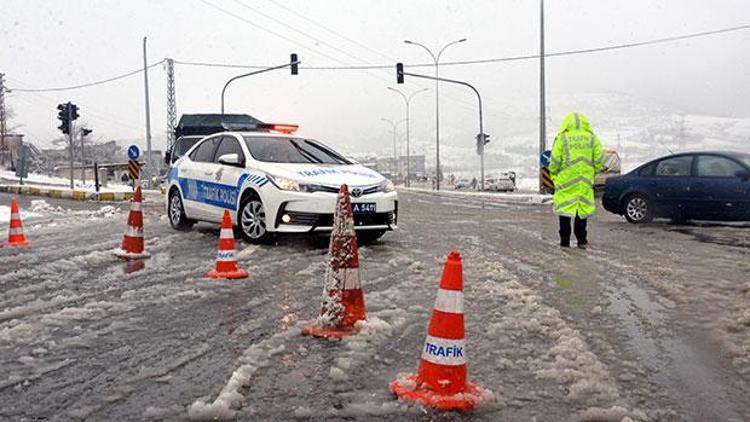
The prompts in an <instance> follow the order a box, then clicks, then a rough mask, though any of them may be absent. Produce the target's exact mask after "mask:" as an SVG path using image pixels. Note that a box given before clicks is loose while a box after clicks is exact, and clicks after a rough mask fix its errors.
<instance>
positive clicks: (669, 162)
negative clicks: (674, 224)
mask: <svg viewBox="0 0 750 422" xmlns="http://www.w3.org/2000/svg"><path fill="white" fill-rule="evenodd" d="M602 205H603V206H604V209H606V210H607V211H609V212H612V213H615V214H618V215H623V216H625V218H626V219H627V220H628V221H629V222H631V223H647V222H649V221H651V220H653V219H654V218H658V217H662V218H670V219H672V220H675V221H684V220H721V221H748V220H750V154H747V153H738V152H718V151H707V152H691V153H684V154H674V155H670V156H667V157H662V158H659V159H657V160H654V161H651V162H648V163H646V164H643V165H641V166H640V167H638V168H636V169H635V170H633V171H631V172H630V173H627V174H625V175H623V176H618V177H610V178H608V179H607V182H606V184H605V186H604V194H603V195H602Z"/></svg>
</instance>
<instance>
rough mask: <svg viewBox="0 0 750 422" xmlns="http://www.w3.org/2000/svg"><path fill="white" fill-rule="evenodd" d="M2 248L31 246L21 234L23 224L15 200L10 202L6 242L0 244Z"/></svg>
mask: <svg viewBox="0 0 750 422" xmlns="http://www.w3.org/2000/svg"><path fill="white" fill-rule="evenodd" d="M2 246H31V242H29V241H28V240H26V236H25V235H24V234H23V223H21V215H20V214H19V212H18V203H16V198H12V199H11V200H10V228H9V229H8V240H7V241H6V242H5V243H3V244H1V245H0V247H2Z"/></svg>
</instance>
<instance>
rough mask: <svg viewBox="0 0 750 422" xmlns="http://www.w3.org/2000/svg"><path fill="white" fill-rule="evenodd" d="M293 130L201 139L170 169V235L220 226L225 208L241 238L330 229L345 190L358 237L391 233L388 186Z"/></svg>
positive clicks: (263, 128)
mask: <svg viewBox="0 0 750 422" xmlns="http://www.w3.org/2000/svg"><path fill="white" fill-rule="evenodd" d="M296 129H297V126H295V125H273V124H258V125H255V126H254V127H252V128H247V129H241V130H231V131H225V132H221V133H215V134H213V135H209V136H206V137H205V138H203V139H202V140H201V141H199V142H198V143H196V144H195V145H194V146H193V147H192V148H191V149H190V150H189V151H188V152H187V153H186V154H185V155H184V156H183V157H182V158H180V159H179V160H178V161H177V162H175V163H174V165H173V166H172V167H171V168H170V170H169V173H168V176H167V180H168V183H169V186H168V189H167V215H168V216H169V222H170V224H171V226H172V227H173V228H175V229H186V228H189V227H190V226H192V224H193V223H195V222H196V221H198V220H200V221H208V222H216V223H220V222H221V218H222V215H223V213H224V210H225V209H228V210H229V211H230V212H231V215H232V222H233V224H234V225H235V226H236V227H238V228H239V229H240V230H239V231H240V233H241V234H242V237H243V238H245V240H247V241H249V242H252V243H263V242H266V241H268V240H269V238H270V237H271V236H272V234H273V233H304V232H325V231H330V230H331V226H332V225H333V210H334V207H335V204H336V197H337V193H338V190H339V188H340V186H341V185H342V184H344V183H345V184H347V185H348V186H349V190H350V192H351V196H352V209H353V212H354V223H355V229H356V231H357V235H358V237H360V238H364V239H363V240H365V241H367V240H374V239H377V238H379V237H380V236H382V235H383V233H385V232H386V231H388V230H393V229H394V228H396V223H397V213H398V199H397V194H396V191H395V187H394V186H393V183H392V182H391V181H390V180H388V179H386V178H385V177H383V176H382V175H380V174H379V173H377V172H375V171H373V170H371V169H369V168H367V167H364V166H362V165H359V164H357V163H356V162H353V161H351V160H349V159H347V158H345V157H344V156H342V155H341V154H339V153H337V152H336V151H334V150H333V149H331V148H330V147H328V146H326V145H324V144H322V143H320V142H318V141H315V140H312V139H309V138H304V137H299V136H296V135H293V132H294V131H295V130H296Z"/></svg>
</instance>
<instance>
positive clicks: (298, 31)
mask: <svg viewBox="0 0 750 422" xmlns="http://www.w3.org/2000/svg"><path fill="white" fill-rule="evenodd" d="M233 1H234V2H235V3H237V4H238V5H240V6H241V7H243V8H245V9H247V10H250V11H252V12H254V13H256V14H258V15H260V16H263V17H264V18H266V19H269V20H271V21H273V22H275V23H277V24H279V25H281V26H283V27H285V28H287V29H290V30H292V31H294V32H296V33H298V34H301V35H303V36H305V37H307V38H309V39H311V40H313V41H315V42H316V43H318V44H322V45H325V46H328V47H329V48H331V49H333V50H335V51H338V52H339V53H341V54H343V55H345V56H347V57H350V58H352V59H354V60H357V61H361V62H364V63H369V62H368V61H367V60H365V59H362V58H361V57H357V56H355V55H353V54H351V53H349V52H348V51H346V50H343V49H341V48H340V47H337V46H335V45H333V44H331V43H329V42H326V41H324V40H321V39H320V38H316V37H314V36H312V35H310V34H308V33H307V32H305V31H302V30H301V29H298V28H295V27H294V26H293V25H290V24H288V23H286V22H284V21H282V20H281V19H278V18H276V17H274V16H271V15H269V14H267V13H264V12H262V11H260V10H258V9H256V8H254V7H252V6H248V5H247V4H245V3H243V2H241V1H240V0H233Z"/></svg>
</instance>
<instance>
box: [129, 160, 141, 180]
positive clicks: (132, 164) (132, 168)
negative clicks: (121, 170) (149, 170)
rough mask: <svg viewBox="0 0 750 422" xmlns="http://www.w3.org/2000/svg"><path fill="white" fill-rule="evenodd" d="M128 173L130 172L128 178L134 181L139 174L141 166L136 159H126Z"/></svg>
mask: <svg viewBox="0 0 750 422" xmlns="http://www.w3.org/2000/svg"><path fill="white" fill-rule="evenodd" d="M128 173H130V180H132V181H133V183H135V181H136V180H138V178H139V177H140V176H141V166H140V164H138V161H135V160H130V161H128Z"/></svg>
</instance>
